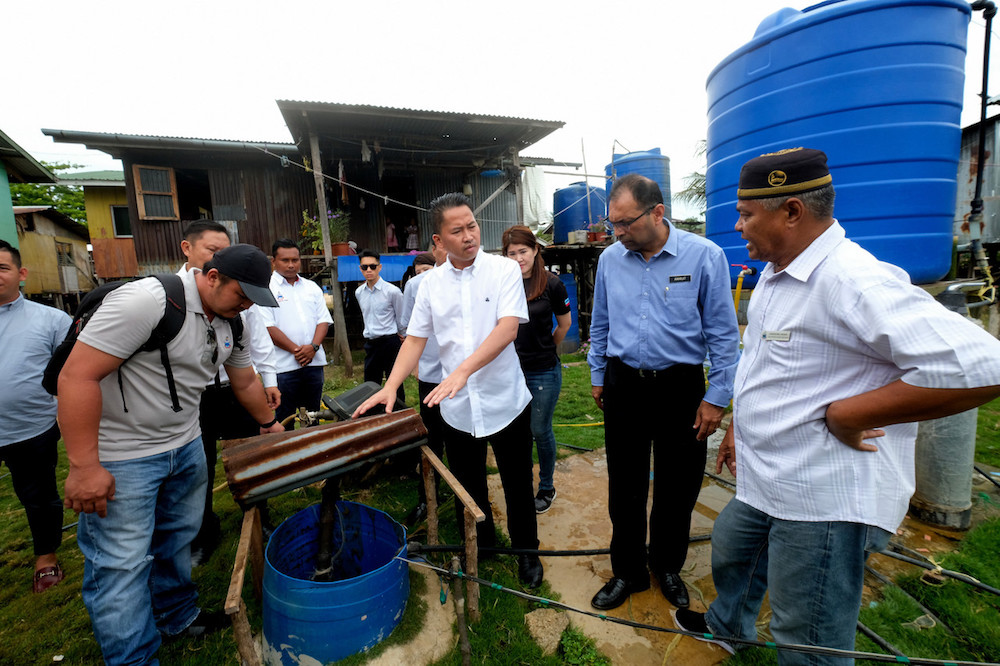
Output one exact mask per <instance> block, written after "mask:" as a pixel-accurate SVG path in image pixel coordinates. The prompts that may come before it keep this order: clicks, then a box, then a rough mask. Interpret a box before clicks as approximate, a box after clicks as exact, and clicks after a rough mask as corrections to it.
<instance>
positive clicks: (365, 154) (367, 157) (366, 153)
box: [361, 139, 372, 162]
mask: <svg viewBox="0 0 1000 666" xmlns="http://www.w3.org/2000/svg"><path fill="white" fill-rule="evenodd" d="M361 161H362V162H371V161H372V151H371V150H370V149H369V148H368V143H367V142H366V141H365V140H364V139H361Z"/></svg>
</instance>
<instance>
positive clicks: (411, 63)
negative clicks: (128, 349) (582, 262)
mask: <svg viewBox="0 0 1000 666" xmlns="http://www.w3.org/2000/svg"><path fill="white" fill-rule="evenodd" d="M808 4H811V3H808V2H801V3H796V2H795V0H716V1H715V2H690V1H689V2H680V1H679V0H658V1H649V0H634V1H633V2H628V3H615V4H612V3H607V2H602V3H598V2H592V1H591V0H576V1H572V2H564V1H561V0H532V1H527V0H507V1H505V2H502V3H499V2H498V3H487V2H475V1H474V0H473V1H469V0H465V1H463V2H455V1H451V0H440V1H439V0H424V1H422V2H420V1H417V2H414V1H413V0H409V1H404V2H395V1H388V0H361V1H360V2H345V1H344V0H332V1H329V0H328V1H325V2H322V1H319V0H313V1H312V2H306V1H303V0H283V1H281V2H273V1H272V2H259V1H256V0H243V1H241V2H234V1H231V0H210V1H207V2H206V1H204V0H200V1H198V2H189V1H186V0H179V1H175V2H171V3H147V2H135V0H130V1H129V2H120V1H118V0H102V1H101V2H94V3H81V2H79V1H78V0H73V1H67V0H51V1H50V2H44V3H39V2H36V3H28V2H21V3H16V4H13V5H12V6H10V7H6V8H5V9H4V14H5V23H6V26H5V30H4V33H5V34H4V40H3V41H4V52H5V53H6V54H7V58H6V62H7V66H6V68H5V74H6V80H7V84H6V85H5V86H4V88H5V92H4V99H3V102H2V103H0V130H2V131H3V132H4V133H6V134H7V135H8V136H9V137H11V138H12V139H13V140H14V141H15V142H17V143H18V144H19V145H20V146H21V147H22V148H24V149H25V150H26V151H28V152H29V153H30V154H31V155H32V156H34V157H35V158H36V159H40V160H43V161H47V162H73V163H76V164H80V165H83V168H86V169H114V168H121V166H120V163H118V162H117V161H115V160H112V159H111V158H110V157H109V156H108V155H106V154H105V153H102V152H99V151H88V150H86V148H84V147H83V146H78V145H73V144H60V143H55V142H54V141H52V139H50V138H49V137H47V136H45V135H43V134H42V133H41V128H43V127H45V128H52V129H68V130H80V131H91V132H117V133H123V134H150V135H161V136H181V137H198V138H212V139H235V140H251V141H281V142H290V141H291V137H290V135H289V133H288V130H287V129H286V128H285V125H284V122H283V120H282V117H281V114H280V113H279V111H278V108H277V105H276V104H275V100H276V99H291V100H307V101H317V102H336V103H345V104H371V105H376V106H392V107H404V108H411V109H425V110H433V111H456V112H468V113H478V114H487V115H500V116H516V117H523V118H536V119H542V120H559V121H563V122H565V123H566V124H565V126H564V127H563V128H562V129H559V130H557V131H555V132H554V133H553V134H552V135H550V136H549V137H547V138H545V139H543V140H542V141H540V142H538V143H537V144H535V145H533V146H531V147H529V148H528V149H526V150H524V151H522V153H523V154H525V155H530V156H540V157H551V158H554V159H557V160H565V161H569V162H585V163H586V166H587V172H588V173H590V174H603V173H604V166H605V165H606V164H607V163H608V162H610V160H611V156H612V153H613V152H619V153H622V152H629V151H639V150H648V149H650V148H654V147H659V148H660V149H661V150H662V152H663V154H665V155H668V156H669V157H670V168H671V189H672V191H674V192H677V191H679V190H680V189H682V188H683V187H684V185H685V183H684V177H685V176H687V175H688V174H690V173H691V172H692V171H695V170H699V171H704V162H703V160H702V159H701V158H699V157H697V156H696V155H695V151H696V148H697V145H698V141H699V140H700V139H703V138H704V137H705V134H706V126H707V120H706V109H707V97H706V94H705V82H706V79H707V78H708V75H709V74H710V72H711V71H712V69H713V68H714V67H715V66H716V65H718V64H719V62H720V61H722V60H723V59H724V58H725V57H726V56H727V55H729V54H730V53H732V52H733V51H735V50H736V49H737V48H739V47H740V46H742V45H743V44H745V43H746V42H748V41H750V40H751V39H752V38H753V33H754V31H755V29H756V27H757V25H758V24H759V23H760V21H761V20H763V19H764V18H765V17H767V16H768V15H770V14H772V13H773V12H775V11H777V10H779V9H781V8H783V7H789V6H790V7H793V8H796V9H802V8H804V7H806V6H808ZM984 32H985V31H984V22H983V20H982V18H981V15H980V14H977V15H975V16H974V17H973V21H972V24H971V25H970V29H969V57H968V60H967V65H966V94H965V100H964V103H965V108H964V110H963V116H962V124H963V126H964V125H967V124H969V123H972V122H975V121H976V120H978V117H979V107H978V104H979V102H978V90H979V87H980V84H981V77H982V42H983V36H984ZM991 70H992V71H991V80H992V81H994V83H993V84H992V85H991V86H990V88H991V91H993V92H991V94H996V91H997V90H1000V78H996V77H997V76H1000V54H995V57H994V58H993V63H992V64H991ZM991 115H992V112H991ZM550 170H552V171H555V170H559V171H567V170H568V169H555V168H553V169H550ZM579 172H580V173H583V169H580V170H579ZM580 180H582V177H581V176H580V175H575V176H574V175H570V176H563V175H553V174H548V175H547V176H546V185H547V187H548V189H550V190H554V189H555V188H556V187H564V186H565V185H567V184H569V183H572V182H577V181H580ZM589 180H590V183H591V184H592V185H602V179H601V178H591V179H589ZM549 205H551V201H550V202H549ZM698 213H699V211H698V210H697V209H695V208H691V207H688V206H684V205H681V204H678V203H676V202H675V204H674V208H673V217H675V218H685V217H689V216H696V215H698Z"/></svg>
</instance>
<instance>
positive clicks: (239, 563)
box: [225, 507, 264, 666]
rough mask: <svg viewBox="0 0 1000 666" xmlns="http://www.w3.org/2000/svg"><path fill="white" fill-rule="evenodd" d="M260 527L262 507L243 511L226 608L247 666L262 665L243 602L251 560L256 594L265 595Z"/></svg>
mask: <svg viewBox="0 0 1000 666" xmlns="http://www.w3.org/2000/svg"><path fill="white" fill-rule="evenodd" d="M262 540H263V538H262V535H261V530H260V509H258V508H257V507H252V508H251V509H250V510H249V511H247V512H246V513H245V514H243V528H242V529H241V530H240V541H239V545H238V546H237V547H236V561H235V562H234V563H233V575H232V577H231V578H230V579H229V591H228V593H227V594H226V602H225V610H226V615H228V616H229V617H230V620H231V621H232V623H233V635H234V637H235V639H236V649H237V651H238V652H239V654H240V658H241V659H242V661H243V663H244V664H246V665H247V666H261V660H260V655H259V654H258V652H257V649H256V647H255V644H254V640H253V632H252V631H251V630H250V623H249V621H248V620H247V607H246V604H245V603H243V580H244V577H245V576H246V570H247V561H248V560H249V561H250V562H251V566H252V567H253V583H254V594H256V595H257V598H258V599H260V597H261V583H262V581H263V579H264V551H263V547H262Z"/></svg>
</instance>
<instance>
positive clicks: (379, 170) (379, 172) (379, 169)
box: [378, 157, 385, 180]
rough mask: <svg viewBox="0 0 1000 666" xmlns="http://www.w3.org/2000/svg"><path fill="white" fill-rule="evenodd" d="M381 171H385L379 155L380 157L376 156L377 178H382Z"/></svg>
mask: <svg viewBox="0 0 1000 666" xmlns="http://www.w3.org/2000/svg"><path fill="white" fill-rule="evenodd" d="M383 171H385V162H383V161H382V158H381V157H380V158H378V179H379V180H382V172H383Z"/></svg>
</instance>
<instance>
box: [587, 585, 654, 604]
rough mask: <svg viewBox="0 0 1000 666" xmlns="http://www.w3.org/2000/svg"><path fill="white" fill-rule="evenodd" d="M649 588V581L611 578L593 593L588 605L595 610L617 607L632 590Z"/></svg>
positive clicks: (637, 590) (638, 590) (639, 590)
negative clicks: (636, 581)
mask: <svg viewBox="0 0 1000 666" xmlns="http://www.w3.org/2000/svg"><path fill="white" fill-rule="evenodd" d="M648 589H649V581H648V580H647V581H645V584H643V583H631V584H630V583H628V582H627V581H626V580H624V579H622V578H612V579H611V580H609V581H608V582H607V583H605V584H604V587H602V588H601V590H600V591H599V592H598V593H597V594H595V595H594V598H593V599H591V601H590V605H591V606H593V607H594V608H596V609H597V610H611V609H612V608H618V607H619V606H621V605H622V604H623V603H625V600H626V599H628V598H629V595H630V594H632V593H633V592H642V591H643V590H648Z"/></svg>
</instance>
